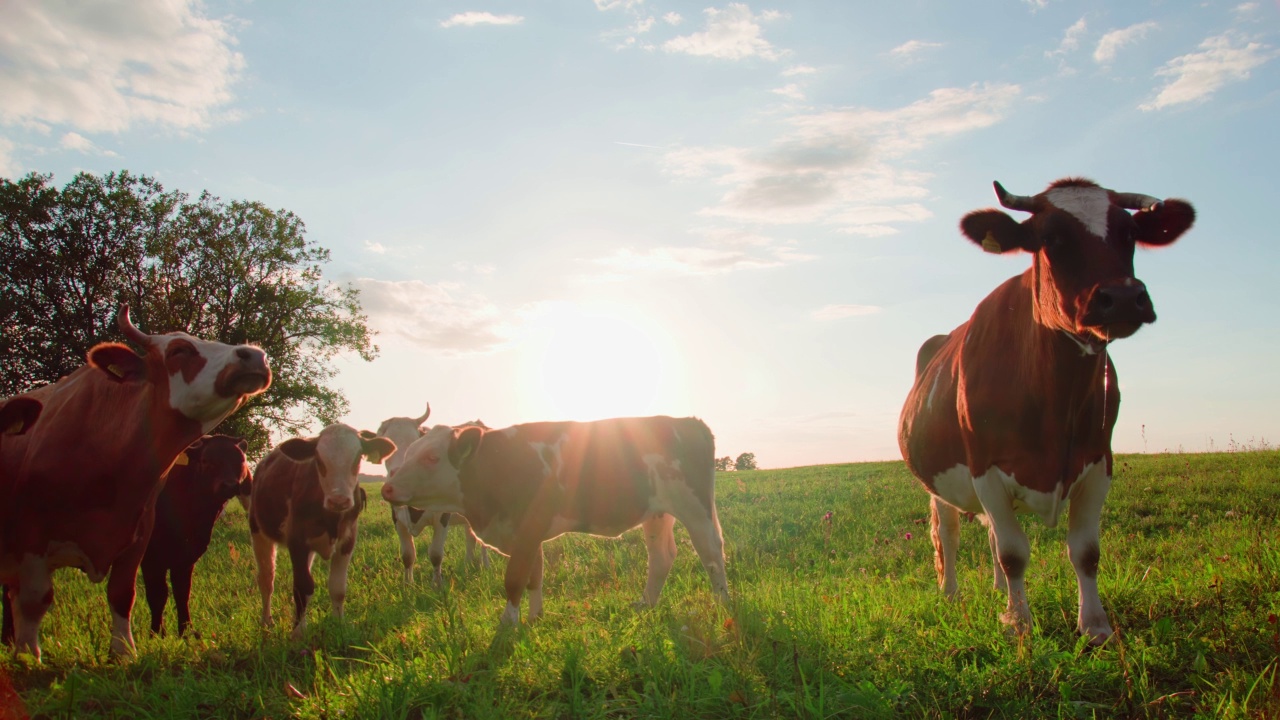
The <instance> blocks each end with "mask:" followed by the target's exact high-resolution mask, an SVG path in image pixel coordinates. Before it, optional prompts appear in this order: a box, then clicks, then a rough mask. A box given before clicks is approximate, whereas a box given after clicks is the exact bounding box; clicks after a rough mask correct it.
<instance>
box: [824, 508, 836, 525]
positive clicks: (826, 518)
mask: <svg viewBox="0 0 1280 720" xmlns="http://www.w3.org/2000/svg"><path fill="white" fill-rule="evenodd" d="M834 512H835V511H834V510H828V511H827V514H826V515H823V516H822V522H824V523H830V522H831V515H832V513H834Z"/></svg>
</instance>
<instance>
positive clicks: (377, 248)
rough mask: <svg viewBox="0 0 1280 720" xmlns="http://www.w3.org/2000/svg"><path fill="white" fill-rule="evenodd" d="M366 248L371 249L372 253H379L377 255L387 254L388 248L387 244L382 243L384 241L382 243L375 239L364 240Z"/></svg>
mask: <svg viewBox="0 0 1280 720" xmlns="http://www.w3.org/2000/svg"><path fill="white" fill-rule="evenodd" d="M364 249H365V250H368V251H369V252H371V253H375V254H377V255H386V254H387V248H386V246H385V245H383V244H382V243H380V242H374V241H372V240H365V241H364Z"/></svg>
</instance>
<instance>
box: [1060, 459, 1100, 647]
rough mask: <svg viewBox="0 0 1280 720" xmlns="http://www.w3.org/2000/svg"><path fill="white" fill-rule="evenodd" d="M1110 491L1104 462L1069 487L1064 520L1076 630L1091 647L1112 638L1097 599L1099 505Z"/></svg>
mask: <svg viewBox="0 0 1280 720" xmlns="http://www.w3.org/2000/svg"><path fill="white" fill-rule="evenodd" d="M1110 489H1111V477H1110V476H1109V475H1107V468H1106V464H1105V463H1099V464H1098V465H1096V466H1094V467H1093V468H1092V469H1090V471H1089V473H1088V474H1087V475H1085V476H1084V477H1083V478H1082V479H1081V480H1079V481H1078V482H1077V483H1076V485H1075V487H1074V488H1072V493H1071V505H1070V507H1069V510H1068V513H1069V514H1068V520H1067V552H1068V553H1069V554H1070V556H1071V565H1072V566H1073V567H1075V570H1076V584H1077V586H1078V587H1079V591H1080V597H1079V615H1078V620H1077V621H1076V629H1077V630H1079V631H1080V634H1081V635H1084V636H1086V637H1088V638H1089V642H1090V644H1093V645H1101V644H1102V643H1104V642H1106V641H1107V638H1109V637H1111V623H1110V622H1109V621H1108V620H1107V611H1106V610H1104V609H1103V608H1102V600H1101V599H1100V598H1099V597H1098V560H1099V557H1100V555H1101V550H1100V547H1099V544H1098V529H1099V525H1100V524H1101V520H1102V504H1103V502H1104V501H1105V500H1106V499H1107V493H1108V492H1109V491H1110Z"/></svg>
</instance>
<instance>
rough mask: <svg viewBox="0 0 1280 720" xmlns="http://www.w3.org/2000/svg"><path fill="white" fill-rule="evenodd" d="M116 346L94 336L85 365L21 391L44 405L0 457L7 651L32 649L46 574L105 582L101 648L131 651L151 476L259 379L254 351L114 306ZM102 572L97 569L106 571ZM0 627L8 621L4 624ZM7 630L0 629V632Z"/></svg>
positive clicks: (47, 591) (263, 370)
mask: <svg viewBox="0 0 1280 720" xmlns="http://www.w3.org/2000/svg"><path fill="white" fill-rule="evenodd" d="M117 324H118V326H119V329H120V332H121V333H122V334H123V335H124V337H125V338H126V339H128V340H129V341H130V342H131V343H133V344H134V345H136V346H138V347H139V348H141V351H142V355H139V354H138V353H137V352H135V351H134V350H132V349H131V348H130V347H129V346H127V345H122V344H119V343H102V344H100V345H97V346H95V347H94V348H93V349H91V350H90V351H89V356H88V360H89V362H88V364H87V365H85V366H83V367H81V368H80V369H78V370H76V371H75V372H73V373H71V374H70V375H67V376H66V377H64V378H62V379H60V380H58V381H57V382H56V383H52V384H50V385H46V386H44V387H41V388H38V389H36V390H33V391H32V392H30V393H27V396H28V397H31V398H34V399H36V400H38V401H40V402H41V403H43V405H44V411H43V413H42V414H41V416H40V420H39V421H38V422H37V423H36V424H35V426H34V427H33V428H32V429H31V431H30V432H28V433H27V434H26V435H21V436H15V437H10V438H5V442H4V443H3V446H2V447H0V464H2V465H3V467H4V474H5V475H6V476H7V478H8V480H7V482H8V484H7V485H6V486H5V487H4V488H3V491H2V493H0V582H3V583H4V585H5V586H7V588H8V590H7V600H8V601H9V602H8V604H7V607H8V608H9V610H10V611H11V612H12V615H13V618H12V619H13V621H14V623H13V627H14V640H15V641H16V646H17V650H18V651H19V652H30V653H31V654H32V655H34V656H35V657H36V658H39V657H40V645H39V631H40V622H41V621H42V620H43V618H44V615H45V613H46V612H47V611H48V610H49V606H50V605H51V604H52V603H53V583H52V573H53V571H54V570H56V569H58V568H63V567H76V568H80V569H81V570H83V571H84V573H85V574H86V575H88V576H89V579H90V580H91V581H93V582H101V581H102V580H103V579H107V599H108V604H109V605H110V606H111V615H112V631H111V652H112V654H116V655H120V654H131V653H132V652H133V651H134V644H133V634H132V632H131V630H130V627H129V617H130V614H131V612H132V610H133V601H134V594H135V589H134V588H135V583H136V580H137V574H138V565H139V563H140V562H141V561H142V556H143V553H144V552H145V551H146V547H147V541H148V539H149V538H150V533H151V525H152V522H153V520H154V518H155V514H154V513H155V501H156V496H157V495H158V494H159V493H160V488H161V486H162V483H163V477H164V475H165V473H166V472H167V471H168V470H169V467H170V466H171V465H172V464H173V462H174V460H175V459H176V458H177V457H178V455H179V453H181V452H182V451H183V450H184V449H185V448H186V447H187V446H188V445H190V444H191V443H192V442H194V441H195V440H197V439H199V438H200V436H201V435H203V434H205V433H206V432H208V431H210V430H212V429H213V428H214V427H215V426H216V425H217V424H218V423H220V422H222V420H223V419H224V418H226V417H227V416H228V415H230V414H231V413H232V412H234V411H235V410H236V409H237V408H239V407H240V405H241V404H242V403H243V402H244V401H245V399H246V398H248V397H250V396H252V395H257V394H258V393H261V392H262V391H264V390H266V389H267V387H268V385H270V383H271V371H270V369H269V368H268V367H267V357H266V354H265V353H263V351H262V350H261V349H259V348H256V347H253V346H250V345H227V344H224V343H219V342H210V341H207V340H201V339H199V338H195V337H192V336H191V335H188V334H186V333H183V332H172V333H167V334H154V335H151V334H147V333H143V332H142V331H140V330H138V329H137V328H136V327H134V325H133V323H131V322H130V320H129V309H128V308H127V307H121V309H120V313H119V315H118V320H117ZM108 575H109V577H108ZM6 625H8V623H6ZM6 639H7V638H6Z"/></svg>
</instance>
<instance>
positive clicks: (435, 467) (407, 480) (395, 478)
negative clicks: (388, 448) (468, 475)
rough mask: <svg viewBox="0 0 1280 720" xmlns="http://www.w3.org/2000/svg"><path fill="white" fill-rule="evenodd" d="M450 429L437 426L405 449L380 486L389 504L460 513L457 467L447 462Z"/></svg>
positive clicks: (460, 498)
mask: <svg viewBox="0 0 1280 720" xmlns="http://www.w3.org/2000/svg"><path fill="white" fill-rule="evenodd" d="M452 442H453V428H451V427H449V426H448V425H436V426H435V427H433V428H431V429H430V430H428V431H427V432H426V434H425V435H423V436H422V437H420V438H418V439H417V440H415V441H414V442H413V444H412V445H410V446H409V447H408V448H407V449H406V450H404V462H403V464H402V465H401V466H400V468H399V469H398V470H396V471H395V472H394V473H393V474H392V475H391V477H389V478H387V482H386V483H384V484H383V486H382V497H383V498H384V499H386V501H387V502H389V503H391V504H392V505H412V506H414V507H417V508H422V509H423V510H425V511H426V512H429V513H444V512H462V485H461V483H460V481H459V479H458V468H456V467H454V466H453V465H452V464H450V462H449V446H450V444H451V443H452Z"/></svg>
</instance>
